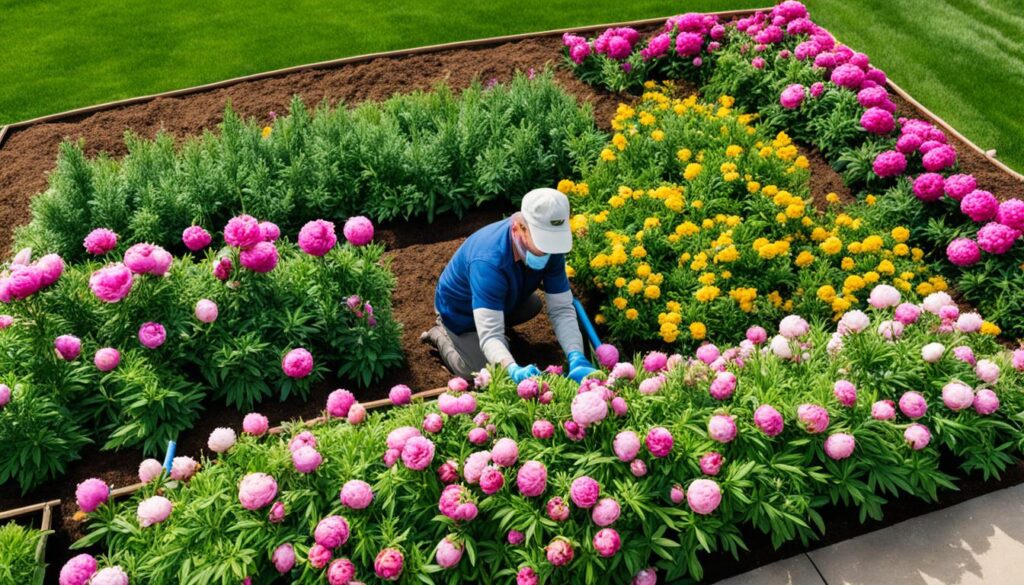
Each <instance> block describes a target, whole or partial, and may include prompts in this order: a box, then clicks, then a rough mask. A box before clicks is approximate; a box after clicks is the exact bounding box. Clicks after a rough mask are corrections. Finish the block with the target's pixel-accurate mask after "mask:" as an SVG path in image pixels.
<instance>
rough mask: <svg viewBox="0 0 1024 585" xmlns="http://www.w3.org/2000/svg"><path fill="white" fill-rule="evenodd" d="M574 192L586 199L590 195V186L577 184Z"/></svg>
mask: <svg viewBox="0 0 1024 585" xmlns="http://www.w3.org/2000/svg"><path fill="white" fill-rule="evenodd" d="M573 192H575V193H576V194H577V195H580V196H582V197H586V196H587V195H590V186H589V185H587V184H586V183H576V188H575V189H573Z"/></svg>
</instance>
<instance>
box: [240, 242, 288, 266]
mask: <svg viewBox="0 0 1024 585" xmlns="http://www.w3.org/2000/svg"><path fill="white" fill-rule="evenodd" d="M238 260H239V262H241V263H242V266H244V267H245V268H248V269H249V270H252V271H253V272H258V273H260V274H265V273H267V272H270V271H271V270H273V269H274V267H276V266H277V260H278V254H277V247H276V246H274V244H272V243H271V242H257V243H256V245H254V246H253V247H251V248H245V249H244V250H242V252H241V253H240V254H239V255H238Z"/></svg>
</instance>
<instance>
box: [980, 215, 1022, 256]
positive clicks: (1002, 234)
mask: <svg viewBox="0 0 1024 585" xmlns="http://www.w3.org/2000/svg"><path fill="white" fill-rule="evenodd" d="M1020 236H1021V232H1019V231H1017V230H1015V229H1013V228H1012V227H1009V226H1006V225H1003V224H1001V223H996V222H989V223H987V224H985V226H984V227H982V228H981V229H980V230H978V247H979V248H981V249H982V250H984V251H986V252H988V253H989V254H1005V253H1007V252H1009V251H1010V248H1012V247H1013V244H1014V242H1016V241H1017V240H1018V239H1019V238H1020Z"/></svg>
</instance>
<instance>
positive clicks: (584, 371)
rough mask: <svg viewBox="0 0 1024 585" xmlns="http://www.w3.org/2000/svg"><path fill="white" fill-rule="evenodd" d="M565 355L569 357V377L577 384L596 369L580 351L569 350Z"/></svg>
mask: <svg viewBox="0 0 1024 585" xmlns="http://www.w3.org/2000/svg"><path fill="white" fill-rule="evenodd" d="M567 357H568V358H569V378H570V379H572V381H574V382H576V383H577V384H579V383H580V382H582V381H583V378H586V377H587V376H589V375H590V374H593V373H594V372H596V371H597V370H596V369H594V366H593V365H591V363H590V362H589V361H587V358H586V356H584V355H583V352H581V351H570V352H569V355H568V356H567Z"/></svg>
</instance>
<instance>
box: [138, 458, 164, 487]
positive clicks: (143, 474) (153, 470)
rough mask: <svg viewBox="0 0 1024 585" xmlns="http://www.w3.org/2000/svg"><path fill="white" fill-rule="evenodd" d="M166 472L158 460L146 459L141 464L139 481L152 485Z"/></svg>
mask: <svg viewBox="0 0 1024 585" xmlns="http://www.w3.org/2000/svg"><path fill="white" fill-rule="evenodd" d="M163 472H164V466H163V464H162V463H160V462H159V461H157V460H156V459H146V460H145V461H143V462H142V463H140V464H139V481H141V482H142V483H150V482H151V481H153V480H155V479H156V478H158V477H160V476H161V475H162V474H163Z"/></svg>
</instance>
